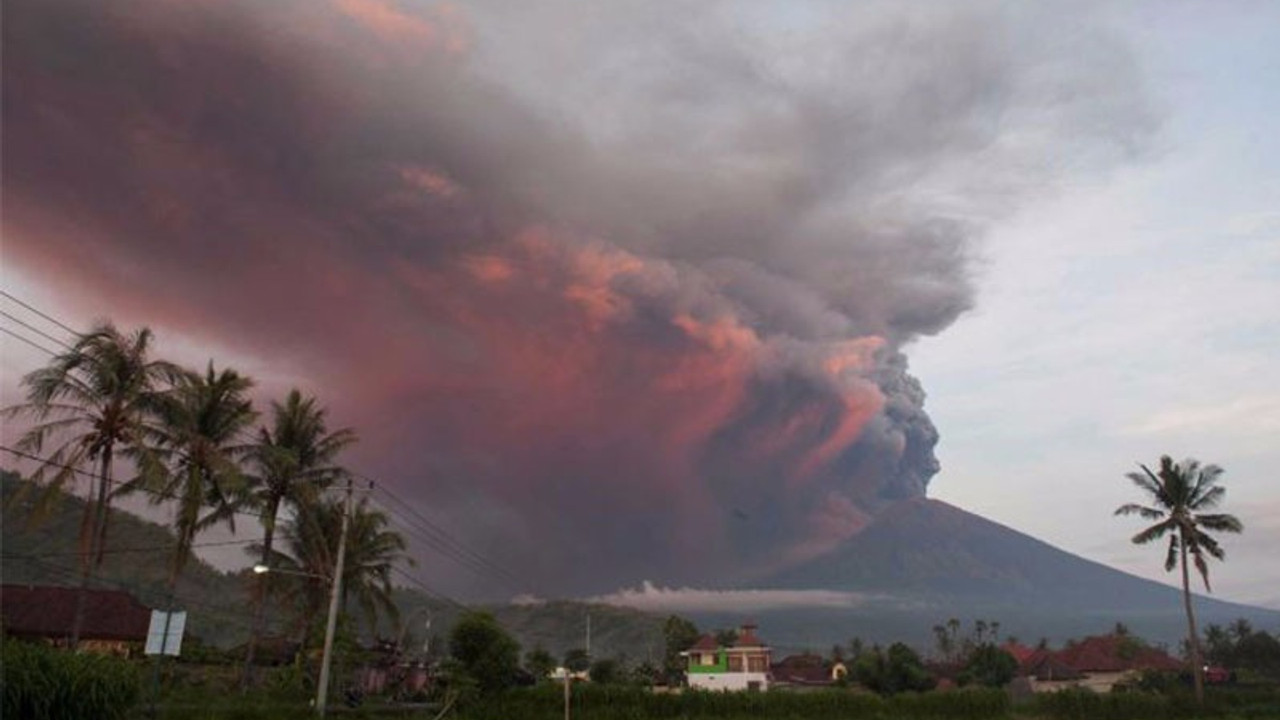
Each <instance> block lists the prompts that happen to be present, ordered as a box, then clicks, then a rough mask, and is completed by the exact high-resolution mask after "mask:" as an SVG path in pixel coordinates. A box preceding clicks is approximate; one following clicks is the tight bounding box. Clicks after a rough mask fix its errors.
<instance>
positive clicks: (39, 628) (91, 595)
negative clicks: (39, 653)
mask: <svg viewBox="0 0 1280 720" xmlns="http://www.w3.org/2000/svg"><path fill="white" fill-rule="evenodd" d="M77 592H78V588H70V587H52V586H41V585H34V586H33V585H3V586H0V619H3V622H4V629H5V632H7V633H10V634H12V635H16V636H23V637H42V638H64V637H69V636H70V635H71V626H72V624H74V622H75V614H76V593H77ZM150 624H151V609H150V608H148V607H146V606H145V605H143V604H142V603H140V602H138V601H137V600H136V599H134V597H133V596H132V595H130V594H129V593H126V592H121V591H119V590H89V591H88V595H87V596H86V597H85V607H84V627H83V628H82V629H81V631H80V637H82V638H84V639H86V640H125V641H139V642H141V641H145V640H146V639H147V627H148V626H149V625H150Z"/></svg>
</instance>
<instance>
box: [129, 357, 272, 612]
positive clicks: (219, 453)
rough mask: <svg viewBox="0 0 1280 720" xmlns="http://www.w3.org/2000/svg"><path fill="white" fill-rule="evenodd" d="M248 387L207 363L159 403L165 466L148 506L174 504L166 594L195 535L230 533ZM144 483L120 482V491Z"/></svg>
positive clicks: (250, 417) (239, 494) (238, 496)
mask: <svg viewBox="0 0 1280 720" xmlns="http://www.w3.org/2000/svg"><path fill="white" fill-rule="evenodd" d="M252 386H253V381H251V380H250V379H249V378H246V377H243V376H241V375H239V374H238V373H236V372H235V371H234V370H227V369H223V370H222V372H215V371H214V368H213V363H209V367H208V369H207V370H206V371H205V374H204V375H197V374H190V375H186V376H184V377H183V378H182V379H181V380H180V381H179V382H178V383H177V385H176V386H175V387H174V389H173V392H172V393H170V394H169V395H167V396H166V397H165V399H164V402H163V403H161V406H160V420H161V422H160V427H159V430H158V434H159V446H160V448H161V449H162V451H163V454H164V456H165V457H166V459H167V460H168V464H169V466H170V467H169V469H168V472H167V473H166V474H165V477H164V479H163V485H162V487H160V488H159V492H157V493H156V494H155V495H154V496H153V502H154V503H156V504H159V503H161V502H165V501H166V500H176V501H177V508H176V511H175V513H174V520H173V526H174V528H173V529H174V535H175V536H176V537H177V545H176V546H175V548H174V552H173V559H172V563H171V565H170V568H169V588H170V592H172V591H173V588H174V587H175V586H176V585H177V582H178V576H179V575H180V574H181V573H182V569H183V567H184V566H185V565H186V563H187V560H188V559H190V557H191V545H192V543H193V542H194V541H195V537H196V535H197V534H198V533H199V532H201V531H203V530H205V529H207V528H209V527H212V526H213V525H216V524H218V523H220V522H222V523H226V524H227V525H228V526H229V527H231V529H232V530H234V529H235V512H236V510H237V508H238V507H239V506H240V505H241V504H242V502H243V498H244V490H245V487H244V475H243V473H242V472H241V462H242V460H243V458H244V456H245V454H246V453H247V452H248V447H247V446H246V445H244V444H243V443H241V442H239V441H238V437H239V435H240V434H241V433H242V432H244V431H245V430H246V429H247V428H248V427H249V426H250V425H251V424H253V421H254V419H255V418H256V417H257V413H256V412H254V410H253V404H252V402H251V401H250V400H249V398H248V397H247V396H246V393H247V392H248V391H249V388H251V387H252ZM145 480H146V478H145V477H144V478H140V479H139V480H138V481H135V482H131V483H128V484H126V485H125V486H124V487H122V488H121V491H122V493H123V492H128V491H131V490H133V489H135V488H136V487H138V485H140V484H141V483H142V482H145ZM206 508H208V509H209V512H207V513H203V511H204V510H205V509H206ZM202 513H203V514H202Z"/></svg>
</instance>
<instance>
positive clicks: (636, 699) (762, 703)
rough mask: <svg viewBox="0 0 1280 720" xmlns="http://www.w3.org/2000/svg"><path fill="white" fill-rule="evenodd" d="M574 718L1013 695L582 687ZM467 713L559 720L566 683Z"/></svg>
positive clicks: (798, 709)
mask: <svg viewBox="0 0 1280 720" xmlns="http://www.w3.org/2000/svg"><path fill="white" fill-rule="evenodd" d="M572 702H573V717H575V718H579V719H581V720H597V719H598V720H632V719H637V720H638V719H639V718H724V719H730V718H732V719H735V720H736V719H737V718H748V717H752V718H804V719H805V720H863V719H865V720H889V719H890V718H893V719H895V720H898V719H903V720H909V719H911V718H938V719H939V720H941V719H944V718H957V719H964V720H991V719H992V718H1003V717H1007V716H1008V714H1009V711H1010V705H1009V699H1008V695H1006V694H1005V693H1004V692H1002V691H999V690H987V689H973V690H960V691H956V692H949V693H926V694H915V693H906V694H902V695H897V696H894V697H891V698H881V697H879V696H876V695H870V694H867V693H858V692H849V691H847V690H824V691H818V692H806V693H791V692H765V693H713V692H698V691H690V692H683V693H678V694H676V693H652V692H649V691H648V690H644V689H638V688H634V687H629V686H625V685H606V686H599V685H581V686H576V687H575V688H574V691H573V701H572ZM461 716H462V717H463V718H476V719H477V720H478V719H479V718H520V720H544V719H545V720H553V719H554V718H562V717H564V698H563V695H562V694H561V692H560V690H559V688H557V687H554V686H543V687H538V688H530V689H522V690H514V691H511V692H508V693H503V694H501V695H495V696H486V697H484V698H482V699H481V700H480V701H478V702H477V703H473V704H472V705H469V706H467V707H465V708H463V709H462V711H461Z"/></svg>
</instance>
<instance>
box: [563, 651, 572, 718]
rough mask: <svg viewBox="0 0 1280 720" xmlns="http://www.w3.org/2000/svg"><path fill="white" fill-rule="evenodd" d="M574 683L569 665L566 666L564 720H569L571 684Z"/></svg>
mask: <svg viewBox="0 0 1280 720" xmlns="http://www.w3.org/2000/svg"><path fill="white" fill-rule="evenodd" d="M571 682H573V675H572V674H571V673H570V672H569V665H568V663H566V664H565V666H564V720H569V683H571Z"/></svg>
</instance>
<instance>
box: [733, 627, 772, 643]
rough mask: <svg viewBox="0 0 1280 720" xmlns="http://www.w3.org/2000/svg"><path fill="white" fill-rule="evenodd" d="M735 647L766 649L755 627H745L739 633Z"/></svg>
mask: <svg viewBox="0 0 1280 720" xmlns="http://www.w3.org/2000/svg"><path fill="white" fill-rule="evenodd" d="M733 646H734V647H764V646H765V644H764V641H763V640H761V639H760V638H759V637H758V636H757V635H756V626H755V625H743V626H742V629H741V630H739V631H738V639H737V640H736V641H734V643H733Z"/></svg>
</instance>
